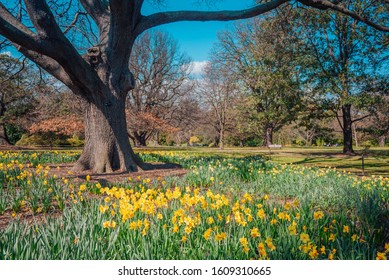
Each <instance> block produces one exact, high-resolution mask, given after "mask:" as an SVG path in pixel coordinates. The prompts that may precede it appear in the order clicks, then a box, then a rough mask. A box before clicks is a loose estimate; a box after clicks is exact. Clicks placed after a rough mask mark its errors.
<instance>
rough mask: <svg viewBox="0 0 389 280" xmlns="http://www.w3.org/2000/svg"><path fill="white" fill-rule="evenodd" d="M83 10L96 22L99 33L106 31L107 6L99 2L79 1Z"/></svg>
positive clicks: (98, 0) (107, 19)
mask: <svg viewBox="0 0 389 280" xmlns="http://www.w3.org/2000/svg"><path fill="white" fill-rule="evenodd" d="M79 1H80V3H81V5H82V6H83V7H84V9H85V10H86V11H87V12H88V14H89V15H90V16H91V17H92V18H93V20H94V21H95V22H96V24H97V26H98V28H99V30H100V33H102V32H103V31H104V30H106V31H107V30H108V29H107V25H108V24H109V12H108V5H107V4H106V3H105V2H103V1H101V0H79Z"/></svg>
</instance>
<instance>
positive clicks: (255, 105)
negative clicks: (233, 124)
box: [216, 15, 301, 146]
mask: <svg viewBox="0 0 389 280" xmlns="http://www.w3.org/2000/svg"><path fill="white" fill-rule="evenodd" d="M290 32H291V26H290V24H289V22H288V19H287V16H285V15H282V16H278V15H273V16H268V17H267V18H266V19H264V20H259V19H254V20H251V21H250V22H249V23H247V24H244V25H243V24H241V25H237V26H236V27H235V30H234V31H230V32H224V33H222V35H220V36H219V47H218V48H217V51H216V55H217V57H218V61H219V62H220V63H224V64H225V65H226V66H227V65H232V66H233V69H234V71H235V73H236V75H237V76H238V77H239V80H240V81H241V82H242V84H243V87H244V88H245V89H246V92H247V98H248V99H250V102H249V104H250V105H251V116H250V119H251V120H252V121H254V122H255V123H256V125H257V126H258V128H259V129H260V131H261V133H262V136H263V145H264V146H268V145H270V144H272V143H273V133H274V132H275V131H277V130H279V129H281V128H282V127H283V126H284V125H285V124H287V123H288V122H290V121H291V120H293V119H294V118H295V117H296V114H297V112H298V110H299V104H300V102H299V100H300V99H301V90H300V84H299V79H300V77H299V72H298V67H297V63H298V61H299V58H298V57H297V56H296V55H295V49H297V48H298V46H297V43H296V42H295V37H293V36H290ZM227 67H228V66H227Z"/></svg>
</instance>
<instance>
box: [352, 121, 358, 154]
mask: <svg viewBox="0 0 389 280" xmlns="http://www.w3.org/2000/svg"><path fill="white" fill-rule="evenodd" d="M353 131H354V139H355V147H357V148H358V147H359V142H358V135H357V126H356V125H353Z"/></svg>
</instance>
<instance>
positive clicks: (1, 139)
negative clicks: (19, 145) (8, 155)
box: [0, 124, 10, 145]
mask: <svg viewBox="0 0 389 280" xmlns="http://www.w3.org/2000/svg"><path fill="white" fill-rule="evenodd" d="M0 145H10V143H9V141H8V136H7V131H6V130H5V126H4V124H0Z"/></svg>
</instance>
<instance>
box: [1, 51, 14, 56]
mask: <svg viewBox="0 0 389 280" xmlns="http://www.w3.org/2000/svg"><path fill="white" fill-rule="evenodd" d="M0 55H6V56H12V54H11V52H1V53H0Z"/></svg>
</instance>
